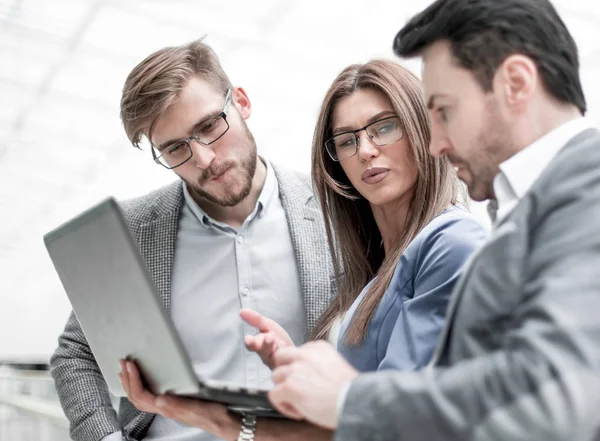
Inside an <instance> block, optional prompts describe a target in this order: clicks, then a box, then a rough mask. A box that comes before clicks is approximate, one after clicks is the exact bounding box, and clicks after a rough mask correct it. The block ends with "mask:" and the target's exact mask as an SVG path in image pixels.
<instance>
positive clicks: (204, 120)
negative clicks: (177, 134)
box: [156, 110, 221, 151]
mask: <svg viewBox="0 0 600 441" xmlns="http://www.w3.org/2000/svg"><path fill="white" fill-rule="evenodd" d="M219 113H221V111H220V110H216V111H214V112H211V113H209V114H208V115H206V116H205V117H204V118H202V119H201V120H200V121H198V122H197V123H196V124H194V126H193V127H192V130H190V135H191V134H193V133H196V130H198V129H199V128H200V127H202V126H203V125H204V124H206V123H207V122H209V121H210V120H211V119H214V118H215V117H216V116H217V115H218V114H219ZM184 139H185V138H177V139H170V140H168V141H166V142H163V143H162V144H160V145H159V146H158V147H156V150H158V151H161V150H164V149H165V147H168V146H170V145H173V144H177V143H178V142H181V141H183V140H184Z"/></svg>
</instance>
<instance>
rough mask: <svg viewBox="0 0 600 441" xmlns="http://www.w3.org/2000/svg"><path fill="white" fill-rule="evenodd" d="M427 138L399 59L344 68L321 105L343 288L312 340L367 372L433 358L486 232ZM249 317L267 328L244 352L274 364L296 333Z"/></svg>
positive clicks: (327, 187)
mask: <svg viewBox="0 0 600 441" xmlns="http://www.w3.org/2000/svg"><path fill="white" fill-rule="evenodd" d="M430 140H431V132H430V124H429V116H428V111H427V106H426V103H425V101H424V97H423V92H422V89H421V84H420V82H419V80H418V79H417V78H416V77H415V76H414V75H413V74H411V73H410V72H409V71H407V70H406V69H404V68H403V67H402V66H400V65H398V64H396V63H394V62H392V61H386V60H373V61H370V62H368V63H366V64H363V65H352V66H349V67H347V68H346V69H344V70H343V71H342V72H341V73H340V74H339V75H338V77H337V78H336V79H335V81H334V82H333V84H332V85H331V87H330V88H329V91H328V92H327V94H326V96H325V100H324V101H323V104H322V106H321V111H320V114H319V117H318V120H317V125H316V129H315V133H314V138H313V149H312V176H313V183H314V187H315V192H316V193H317V195H318V197H319V200H320V203H321V207H322V209H323V212H324V213H325V225H326V228H327V235H328V240H329V245H330V249H331V252H332V255H333V261H334V262H337V267H336V268H335V272H336V274H337V280H338V295H337V297H336V298H335V299H334V301H333V302H332V304H331V305H330V307H329V308H328V309H327V310H326V312H325V313H324V314H323V316H322V317H321V319H320V321H319V323H318V324H317V326H316V328H315V330H314V331H313V335H312V338H313V339H329V341H331V342H332V343H333V344H334V345H337V348H338V350H339V351H340V353H341V354H342V355H344V357H345V358H346V359H347V360H348V361H349V362H350V363H351V364H352V365H353V366H354V367H355V368H356V369H357V370H359V371H375V370H380V369H400V370H415V369H419V368H421V367H423V366H425V365H426V364H427V363H428V361H429V360H430V358H431V356H432V354H433V350H434V347H435V345H436V343H437V340H438V337H439V334H440V331H441V329H442V327H443V324H444V317H445V312H446V306H447V304H448V300H449V298H450V294H451V292H452V288H453V286H454V283H455V282H456V280H457V279H458V277H459V275H460V272H461V269H462V267H463V265H464V263H465V262H466V261H467V259H468V257H469V255H470V254H471V253H472V252H473V251H474V250H475V248H477V246H478V245H479V244H481V242H482V241H483V240H484V238H485V231H484V228H483V227H482V226H481V225H480V223H479V222H478V221H477V220H476V219H475V218H474V217H473V216H472V215H471V214H469V213H468V212H467V211H466V210H465V209H464V208H463V207H462V206H460V205H459V204H458V202H457V193H458V181H457V179H456V177H455V173H454V170H453V169H452V166H451V164H450V162H449V161H448V160H447V159H446V158H435V157H433V156H431V155H430V154H429V152H428V148H429V143H430ZM315 258H318V256H315ZM242 317H243V318H244V319H245V320H246V321H247V322H248V323H250V324H252V325H254V326H257V327H258V328H259V330H260V331H261V333H260V334H259V335H257V336H253V337H246V344H247V346H248V348H250V349H252V350H254V351H257V352H258V353H259V354H260V355H261V357H262V358H263V360H264V361H265V363H266V364H268V365H271V366H272V358H271V356H272V354H273V353H274V351H275V350H276V348H277V347H278V346H282V345H288V344H290V339H289V338H288V337H287V335H286V333H285V331H284V330H283V329H281V328H280V327H279V326H277V324H275V323H274V322H272V321H270V320H268V319H266V318H264V317H261V316H260V315H258V313H256V312H254V311H249V310H244V311H243V312H242ZM338 335H339V337H338Z"/></svg>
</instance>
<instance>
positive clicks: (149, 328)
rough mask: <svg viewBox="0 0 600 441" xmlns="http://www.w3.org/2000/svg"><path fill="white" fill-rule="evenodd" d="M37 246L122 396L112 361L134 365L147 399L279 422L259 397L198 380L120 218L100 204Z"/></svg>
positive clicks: (113, 205) (113, 206)
mask: <svg viewBox="0 0 600 441" xmlns="http://www.w3.org/2000/svg"><path fill="white" fill-rule="evenodd" d="M44 243H45V245H46V249H47V250H48V253H49V255H50V258H51V260H52V262H53V264H54V268H55V269H56V272H57V273H58V275H59V277H60V280H61V282H62V285H63V287H64V289H65V291H66V293H67V296H68V298H69V300H70V302H71V305H72V307H73V310H74V312H75V315H76V316H77V319H78V320H79V323H80V325H81V328H82V330H83V333H84V334H85V337H86V338H87V341H88V343H89V345H90V348H91V350H92V352H93V354H94V357H95V358H96V361H97V363H98V366H99V367H100V370H101V372H102V375H103V376H104V379H105V380H106V383H107V384H108V387H109V388H110V390H111V392H112V393H113V394H114V395H116V396H125V395H126V393H125V390H124V389H123V387H122V385H121V382H120V380H119V377H118V374H119V372H120V366H119V360H120V359H130V360H134V361H135V362H136V364H137V366H138V367H139V370H140V373H141V375H142V378H143V381H144V383H145V385H146V387H147V388H148V389H149V390H150V391H152V392H153V393H154V394H165V393H170V394H176V395H182V396H186V397H197V398H199V399H202V400H208V401H216V402H220V403H224V404H227V405H229V407H230V410H231V411H234V412H238V413H240V412H244V413H251V414H256V415H261V416H272V417H282V415H280V414H279V413H278V412H276V411H275V410H274V409H273V408H272V406H271V404H270V402H269V400H268V398H267V390H265V389H258V388H248V387H245V386H241V385H236V384H231V383H227V382H223V381H218V380H214V379H210V378H203V377H201V376H198V375H197V374H196V373H195V372H194V369H193V367H192V363H191V361H190V359H189V357H188V354H187V353H186V351H185V348H184V346H183V343H182V341H181V339H180V337H179V335H178V334H177V332H176V330H175V327H174V326H173V323H172V321H171V318H170V316H169V314H168V313H167V312H166V311H165V309H164V307H163V304H162V301H161V299H160V296H159V294H158V290H157V289H156V286H155V285H154V283H153V281H152V278H151V277H150V274H149V272H148V270H147V268H146V266H145V263H144V261H143V260H142V257H141V255H140V252H139V248H138V245H137V243H136V242H135V240H134V239H133V237H132V235H131V233H130V231H129V228H128V226H127V223H126V221H125V218H124V216H123V213H122V212H121V209H120V208H119V205H118V204H117V202H116V201H115V200H114V198H112V197H111V198H108V199H106V200H104V201H102V202H100V203H99V204H97V205H95V206H93V207H91V208H90V209H88V210H86V211H85V212H83V213H81V214H80V215H78V216H76V217H75V218H73V219H71V220H69V221H68V222H66V223H64V224H63V225H61V226H59V227H58V228H56V229H54V230H52V231H50V232H49V233H47V234H46V235H44Z"/></svg>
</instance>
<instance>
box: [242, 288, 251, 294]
mask: <svg viewBox="0 0 600 441" xmlns="http://www.w3.org/2000/svg"><path fill="white" fill-rule="evenodd" d="M248 294H250V290H249V289H248V288H244V289H242V295H243V296H247V295H248Z"/></svg>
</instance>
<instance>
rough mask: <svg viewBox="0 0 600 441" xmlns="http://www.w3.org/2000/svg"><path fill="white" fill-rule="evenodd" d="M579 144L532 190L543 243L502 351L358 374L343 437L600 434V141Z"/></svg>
mask: <svg viewBox="0 0 600 441" xmlns="http://www.w3.org/2000/svg"><path fill="white" fill-rule="evenodd" d="M595 139H596V140H597V137H596V138H595ZM580 147H582V146H579V145H578V146H577V148H576V149H574V150H575V151H576V155H577V159H573V160H567V161H561V163H560V166H558V167H554V169H553V170H552V173H551V174H552V176H551V179H550V178H549V179H547V181H548V185H546V186H545V187H543V186H538V187H537V190H538V191H537V192H534V193H533V194H530V195H529V197H531V198H533V199H534V200H532V202H531V206H532V207H535V208H534V209H535V214H536V215H535V217H534V218H533V219H531V220H530V223H531V224H530V225H532V226H533V228H535V231H534V232H533V233H532V235H531V236H532V239H531V240H532V242H534V243H535V246H532V247H531V249H530V252H529V255H528V258H527V268H524V269H523V271H524V272H526V274H527V276H526V280H525V281H524V283H523V287H524V290H523V293H522V299H523V300H522V301H521V302H520V303H519V305H518V306H517V307H516V308H515V310H514V325H513V326H512V327H511V328H509V329H506V330H498V332H502V333H503V338H502V340H501V346H500V347H498V348H495V349H494V350H492V349H491V348H490V350H488V351H487V352H486V351H484V350H483V349H482V350H480V353H481V354H480V355H474V356H472V357H471V358H464V359H463V360H462V361H460V362H458V363H455V364H453V365H450V366H435V367H427V368H425V370H422V371H419V372H404V373H403V372H390V371H386V372H377V373H370V374H365V375H361V376H359V377H358V378H357V379H356V380H355V381H353V382H352V384H351V386H350V390H349V392H348V395H347V397H346V400H345V404H344V407H343V410H342V415H341V420H340V424H339V426H338V430H337V432H336V435H335V439H336V440H345V441H353V440H360V439H371V440H378V441H384V440H385V441H387V440H390V441H392V440H394V441H398V440H400V441H402V440H411V441H419V440H423V441H449V440H508V439H510V440H511V441H515V440H545V441H550V440H557V441H558V440H563V441H564V440H577V441H592V440H597V439H598V434H599V433H600V418H599V417H598V409H599V408H600V375H599V373H600V320H599V319H598V312H597V311H598V309H599V307H600V277H598V268H600V233H599V232H598V223H597V219H600V167H599V166H598V164H600V148H599V146H598V143H595V144H594V145H593V146H592V147H593V148H580ZM530 214H531V213H530ZM458 313H459V312H457V315H458ZM470 344H471V345H477V344H478V341H477V340H476V339H473V337H472V336H471V342H470Z"/></svg>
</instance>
